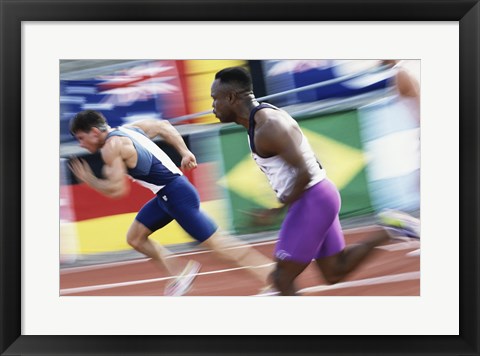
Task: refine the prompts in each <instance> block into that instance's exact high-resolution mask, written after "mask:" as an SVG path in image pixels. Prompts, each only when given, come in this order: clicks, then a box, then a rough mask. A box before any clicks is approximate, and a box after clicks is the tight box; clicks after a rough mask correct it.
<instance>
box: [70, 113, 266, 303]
mask: <svg viewBox="0 0 480 356" xmlns="http://www.w3.org/2000/svg"><path fill="white" fill-rule="evenodd" d="M70 132H71V133H72V135H74V136H75V138H76V139H77V140H78V141H79V143H80V146H81V147H83V148H85V149H87V150H88V151H89V152H91V153H94V152H97V151H98V150H99V151H100V154H101V157H102V160H103V161H104V164H105V165H104V169H103V175H104V177H103V178H98V177H96V176H95V175H94V173H93V171H92V169H91V168H90V166H89V165H88V163H87V162H85V161H84V160H80V159H78V158H74V159H72V161H71V163H70V167H71V169H72V171H73V173H74V174H75V176H76V177H77V178H78V179H79V180H80V181H82V182H84V183H86V184H87V185H88V186H90V187H91V188H93V189H95V190H97V191H98V192H100V193H102V194H104V195H106V196H108V197H111V198H118V197H121V196H124V195H125V194H126V193H127V188H128V184H127V181H126V177H127V176H129V177H130V178H133V180H135V181H136V182H138V183H139V184H141V185H143V186H145V187H147V188H149V189H150V190H152V192H153V193H154V194H155V197H153V198H152V199H151V200H150V201H149V202H147V203H146V204H145V205H144V206H143V207H142V208H141V209H140V211H139V212H138V214H137V216H136V217H135V220H134V221H133V223H132V224H131V226H130V229H129V230H128V232H127V242H128V243H129V245H131V246H132V247H133V248H134V249H135V250H137V251H139V252H141V253H143V254H145V255H147V256H148V257H150V258H152V260H153V261H154V262H155V263H156V264H157V265H158V266H159V267H164V268H166V270H167V271H168V273H169V274H170V275H171V276H176V278H175V279H174V280H173V282H172V283H170V284H168V285H167V287H166V290H165V294H166V295H183V294H185V293H186V292H187V291H188V290H189V289H190V286H191V284H192V282H193V280H194V278H195V276H196V273H197V272H198V270H199V269H200V264H199V263H198V262H195V261H189V262H188V263H187V264H186V265H184V266H183V265H180V263H179V262H178V261H177V260H176V259H174V258H168V259H167V257H168V256H169V255H171V253H170V251H169V250H168V249H166V248H165V247H163V246H162V245H160V244H159V243H157V242H155V241H153V240H151V239H149V238H148V237H149V236H150V235H151V234H152V233H153V232H154V231H156V230H158V229H161V228H162V227H164V226H165V225H167V224H168V223H170V222H171V221H172V220H176V221H177V223H178V224H179V225H180V226H181V227H182V228H183V229H184V230H185V231H186V232H187V233H188V234H190V235H191V236H192V237H193V238H194V239H195V240H197V241H198V242H200V243H202V245H203V246H206V247H208V248H210V249H212V250H214V251H215V252H217V253H218V254H219V255H220V257H221V258H223V259H225V260H228V261H231V262H234V263H235V264H237V265H239V266H244V267H251V268H248V270H249V271H250V272H251V273H252V274H254V276H255V277H257V278H258V279H260V280H261V281H262V283H264V284H266V283H267V279H268V275H269V273H270V272H271V270H272V267H271V266H270V267H268V265H271V261H270V260H269V259H267V258H266V257H265V256H263V255H261V254H260V253H258V252H256V251H255V250H254V249H253V248H251V247H250V246H249V245H248V244H244V243H241V242H240V241H238V240H235V239H233V238H230V237H227V236H225V235H224V234H221V233H220V232H219V231H218V226H217V225H216V224H215V222H214V221H213V220H212V219H211V218H210V217H208V216H207V215H206V214H205V213H204V212H203V211H201V210H200V200H199V196H198V193H197V191H196V189H195V187H194V186H193V185H192V184H191V183H190V182H189V181H188V179H187V178H186V177H185V176H184V175H183V173H182V171H181V170H180V169H179V168H177V166H176V165H175V164H174V163H173V162H172V160H171V159H170V158H169V157H168V156H167V155H166V154H165V152H163V150H161V149H160V148H159V147H158V146H157V145H156V144H155V143H154V142H153V141H152V139H153V138H154V137H156V136H160V137H161V138H163V139H164V140H165V141H166V142H167V143H168V144H170V145H171V146H173V147H174V148H175V149H176V150H177V151H178V153H179V154H180V155H181V157H182V160H181V168H182V169H184V170H186V169H194V168H196V167H197V162H196V158H195V156H194V155H193V153H192V152H190V150H189V149H188V148H187V146H186V145H185V142H184V141H183V138H182V136H181V135H180V134H179V133H178V132H177V130H175V128H174V127H173V126H172V125H171V124H170V123H169V122H168V121H164V120H155V119H147V120H142V121H138V122H135V123H133V124H130V125H124V126H121V127H117V128H111V127H110V126H109V125H108V123H107V121H106V119H105V117H104V116H103V115H102V114H101V113H99V112H96V111H92V110H86V111H82V112H80V113H78V114H77V115H76V116H75V117H74V118H73V119H72V120H71V122H70ZM232 247H241V248H232ZM265 265H266V266H265ZM260 266H263V268H255V267H260ZM265 267H266V268H265Z"/></svg>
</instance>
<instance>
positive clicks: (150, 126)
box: [130, 119, 197, 169]
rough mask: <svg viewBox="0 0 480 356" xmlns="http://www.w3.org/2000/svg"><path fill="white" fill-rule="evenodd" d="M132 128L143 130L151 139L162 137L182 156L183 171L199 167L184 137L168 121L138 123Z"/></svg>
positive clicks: (150, 120)
mask: <svg viewBox="0 0 480 356" xmlns="http://www.w3.org/2000/svg"><path fill="white" fill-rule="evenodd" d="M130 126H134V127H138V128H140V129H142V130H143V132H145V134H146V135H147V136H148V137H149V138H150V139H153V138H154V137H157V136H160V137H161V138H162V139H164V140H165V142H167V143H168V144H169V145H171V146H172V147H173V148H175V150H177V152H178V153H179V154H180V156H182V163H181V168H182V169H192V168H196V167H197V160H196V158H195V156H194V155H193V153H192V152H190V150H189V149H188V147H187V145H186V144H185V141H184V140H183V138H182V136H181V135H180V134H179V133H178V131H177V130H176V129H175V128H174V127H173V126H172V124H170V123H169V122H168V121H166V120H155V119H147V120H141V121H137V122H135V123H133V124H131V125H130Z"/></svg>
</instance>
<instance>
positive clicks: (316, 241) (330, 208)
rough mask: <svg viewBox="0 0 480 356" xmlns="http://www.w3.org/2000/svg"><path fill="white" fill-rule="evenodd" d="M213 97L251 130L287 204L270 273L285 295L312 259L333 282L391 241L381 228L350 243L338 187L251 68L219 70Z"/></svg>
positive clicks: (221, 114)
mask: <svg viewBox="0 0 480 356" xmlns="http://www.w3.org/2000/svg"><path fill="white" fill-rule="evenodd" d="M211 96H212V99H213V105H212V106H213V112H214V114H215V116H216V117H217V118H218V119H219V120H220V121H221V122H235V123H237V124H239V125H242V126H244V127H245V128H246V129H247V131H248V139H249V143H250V149H251V151H252V157H253V159H254V160H255V162H256V163H257V164H258V166H259V167H260V169H261V170H262V171H263V172H264V173H265V174H266V176H267V178H268V180H269V182H270V185H271V186H272V188H273V190H274V191H275V193H276V195H277V197H278V199H279V200H280V201H281V202H282V203H283V204H284V207H287V206H288V212H287V214H286V217H285V220H284V222H283V224H282V227H281V230H280V235H279V239H278V243H277V245H276V247H275V259H276V268H275V270H274V272H273V273H272V275H271V280H272V282H273V285H274V286H275V288H276V289H277V290H278V291H279V292H280V294H281V295H295V293H296V290H295V285H294V281H295V278H296V277H297V276H298V275H299V274H300V273H302V272H303V271H304V270H305V268H307V266H308V265H309V264H310V262H311V261H312V260H315V261H316V264H317V266H318V267H319V269H320V270H321V272H322V273H323V275H324V277H325V279H326V281H327V282H328V283H336V282H338V281H340V280H341V279H342V278H344V277H345V276H346V275H347V274H348V273H349V272H350V271H352V270H353V269H354V268H355V267H356V266H358V264H359V263H360V262H361V261H362V260H364V259H365V257H366V256H367V255H368V254H369V253H370V252H371V251H372V249H373V248H374V247H375V246H377V245H379V244H382V243H384V242H386V241H388V239H389V238H390V235H389V234H388V233H387V232H386V231H383V230H381V231H379V232H378V233H375V236H372V237H371V239H369V240H368V241H364V242H362V243H359V244H355V245H351V246H347V247H346V246H345V239H344V236H343V232H342V229H341V226H340V221H339V216H338V213H339V211H340V205H341V202H340V194H339V192H338V190H337V188H336V187H335V185H334V184H333V183H332V182H331V181H330V180H329V179H328V178H327V176H326V173H325V170H324V169H323V167H322V165H321V164H320V163H319V161H318V160H317V158H316V157H315V154H314V152H313V150H312V149H311V147H310V145H309V143H308V140H307V138H306V137H305V136H304V134H303V132H302V131H301V129H300V127H299V125H298V123H297V122H296V121H295V120H294V119H293V118H292V117H291V116H290V115H289V114H288V113H286V112H285V111H283V110H280V109H278V108H276V107H275V106H273V105H270V104H265V103H262V104H260V103H258V102H257V100H256V99H255V96H254V94H253V86H252V80H251V77H250V74H249V73H248V71H246V70H245V69H244V68H242V67H231V68H225V69H223V70H221V71H219V72H218V73H216V75H215V80H214V82H213V84H212V87H211ZM273 210H274V211H279V210H280V209H273Z"/></svg>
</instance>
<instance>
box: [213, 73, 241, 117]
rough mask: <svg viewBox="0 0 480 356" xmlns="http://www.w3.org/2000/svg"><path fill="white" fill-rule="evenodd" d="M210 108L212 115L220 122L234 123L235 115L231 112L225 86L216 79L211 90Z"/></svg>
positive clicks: (228, 95)
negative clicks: (211, 108)
mask: <svg viewBox="0 0 480 356" xmlns="http://www.w3.org/2000/svg"><path fill="white" fill-rule="evenodd" d="M210 95H211V97H212V100H213V102H212V107H213V113H214V115H215V116H216V117H217V118H218V119H219V120H220V121H221V122H234V121H235V114H234V112H233V110H232V98H231V95H230V92H229V91H228V88H227V86H225V85H224V84H222V83H220V80H218V79H216V80H215V81H214V82H213V84H212V88H211V92H210Z"/></svg>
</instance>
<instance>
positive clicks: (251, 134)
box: [248, 103, 278, 153]
mask: <svg viewBox="0 0 480 356" xmlns="http://www.w3.org/2000/svg"><path fill="white" fill-rule="evenodd" d="M266 108H269V109H274V110H278V108H277V107H276V106H273V105H271V104H268V103H261V104H260V105H257V106H256V107H254V108H253V109H252V111H250V117H249V120H248V121H249V125H248V138H249V141H250V149H251V150H252V152H254V153H256V152H257V151H256V150H255V141H254V135H255V119H254V118H255V114H256V113H257V112H258V111H259V110H262V109H266Z"/></svg>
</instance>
